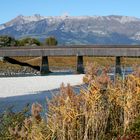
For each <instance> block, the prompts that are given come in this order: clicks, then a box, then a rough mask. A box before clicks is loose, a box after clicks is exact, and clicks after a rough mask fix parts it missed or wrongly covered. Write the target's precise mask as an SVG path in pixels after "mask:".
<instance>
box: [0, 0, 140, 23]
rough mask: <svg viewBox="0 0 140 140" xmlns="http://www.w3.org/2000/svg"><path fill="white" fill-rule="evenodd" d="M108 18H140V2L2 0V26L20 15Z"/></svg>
mask: <svg viewBox="0 0 140 140" xmlns="http://www.w3.org/2000/svg"><path fill="white" fill-rule="evenodd" d="M34 14H40V15H42V16H61V15H69V16H94V15H97V16H98V15H99V16H106V15H125V16H134V17H138V18H140V0H0V24H2V23H5V22H7V21H9V20H11V19H13V18H15V17H16V16H18V15H24V16H31V15H34Z"/></svg>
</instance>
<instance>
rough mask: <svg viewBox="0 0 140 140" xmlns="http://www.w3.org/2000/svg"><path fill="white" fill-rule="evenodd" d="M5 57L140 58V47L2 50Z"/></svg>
mask: <svg viewBox="0 0 140 140" xmlns="http://www.w3.org/2000/svg"><path fill="white" fill-rule="evenodd" d="M4 56H9V57H11V56H100V57H103V56H127V57H139V56H140V45H80V46H77V45H75V46H57V47H54V46H50V47H39V46H38V47H9V48H0V57H4Z"/></svg>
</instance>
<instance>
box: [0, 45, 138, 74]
mask: <svg viewBox="0 0 140 140" xmlns="http://www.w3.org/2000/svg"><path fill="white" fill-rule="evenodd" d="M13 56H41V57H42V60H41V66H40V72H41V73H42V74H46V73H48V72H49V62H48V56H77V72H79V73H84V66H83V56H95V57H116V73H119V74H120V73H121V68H120V67H121V60H120V58H121V57H140V45H71V46H49V47H47V46H46V47H40V46H38V47H9V48H0V57H13Z"/></svg>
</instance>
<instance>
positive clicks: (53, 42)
mask: <svg viewBox="0 0 140 140" xmlns="http://www.w3.org/2000/svg"><path fill="white" fill-rule="evenodd" d="M45 43H46V44H47V45H48V46H56V45H57V44H58V42H57V40H56V38H55V37H53V36H50V37H48V38H46V40H45Z"/></svg>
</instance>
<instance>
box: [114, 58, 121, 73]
mask: <svg viewBox="0 0 140 140" xmlns="http://www.w3.org/2000/svg"><path fill="white" fill-rule="evenodd" d="M115 74H116V75H118V74H119V75H121V74H122V71H121V57H120V56H117V57H116V64H115Z"/></svg>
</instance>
